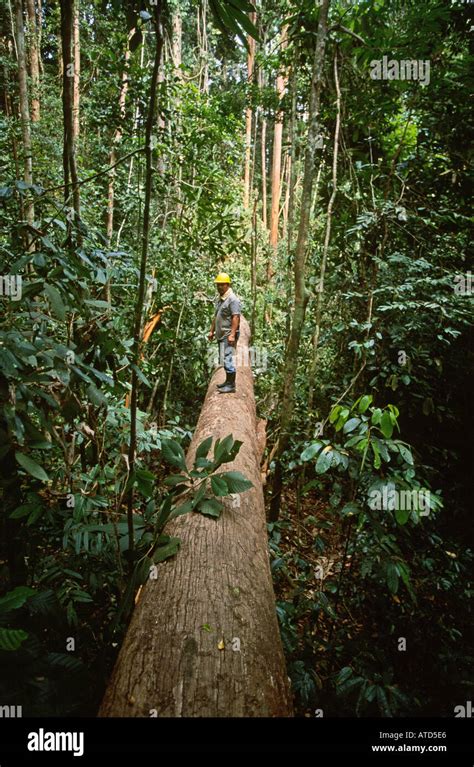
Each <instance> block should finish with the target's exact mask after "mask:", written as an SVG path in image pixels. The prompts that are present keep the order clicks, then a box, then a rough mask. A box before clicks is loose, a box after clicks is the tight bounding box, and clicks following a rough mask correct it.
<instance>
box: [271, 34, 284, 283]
mask: <svg viewBox="0 0 474 767" xmlns="http://www.w3.org/2000/svg"><path fill="white" fill-rule="evenodd" d="M286 33H287V27H286V26H285V27H283V28H282V30H281V47H282V50H284V48H285V47H286ZM286 83H287V75H286V74H285V73H284V72H283V71H282V70H280V72H279V73H278V75H277V79H276V92H277V96H278V99H279V101H281V100H282V98H283V96H284V93H285V88H286ZM282 140H283V112H282V111H281V109H278V111H277V113H276V115H275V124H274V128H273V157H272V207H271V213H270V245H271V247H272V248H273V250H274V251H276V249H277V246H278V223H279V213H280V194H281V147H282ZM270 253H271V251H270ZM273 276H274V264H273V259H272V257H271V255H270V256H269V258H268V262H267V279H268V280H272V279H273Z"/></svg>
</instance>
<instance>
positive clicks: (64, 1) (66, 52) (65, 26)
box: [61, 0, 81, 241]
mask: <svg viewBox="0 0 474 767" xmlns="http://www.w3.org/2000/svg"><path fill="white" fill-rule="evenodd" d="M73 4H74V0H61V43H62V62H63V123H64V143H63V172H64V200H65V202H66V203H68V202H69V199H70V196H71V193H72V198H73V208H74V213H75V215H76V219H77V222H78V221H79V219H80V216H81V201H80V195H79V179H78V177H77V167H76V152H75V146H74V95H73V92H74V62H73V53H72V40H73V20H74V16H73ZM80 239H81V237H80V235H78V241H80Z"/></svg>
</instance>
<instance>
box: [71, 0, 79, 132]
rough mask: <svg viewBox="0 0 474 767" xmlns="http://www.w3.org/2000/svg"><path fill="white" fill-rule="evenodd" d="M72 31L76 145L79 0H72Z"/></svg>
mask: <svg viewBox="0 0 474 767" xmlns="http://www.w3.org/2000/svg"><path fill="white" fill-rule="evenodd" d="M73 3H74V10H73V33H72V48H73V59H74V77H73V107H72V109H73V143H74V146H76V142H77V139H78V136H79V129H80V128H79V115H80V90H79V85H80V81H81V42H80V27H79V3H80V0H73Z"/></svg>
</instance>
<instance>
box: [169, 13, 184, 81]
mask: <svg viewBox="0 0 474 767" xmlns="http://www.w3.org/2000/svg"><path fill="white" fill-rule="evenodd" d="M172 35H173V36H172V42H171V58H172V60H173V69H174V70H175V75H176V77H179V78H180V79H181V77H182V74H183V73H182V71H181V69H180V67H181V60H182V53H181V49H182V37H183V20H182V18H181V11H180V9H179V8H177V9H176V10H175V11H174V13H173V19H172Z"/></svg>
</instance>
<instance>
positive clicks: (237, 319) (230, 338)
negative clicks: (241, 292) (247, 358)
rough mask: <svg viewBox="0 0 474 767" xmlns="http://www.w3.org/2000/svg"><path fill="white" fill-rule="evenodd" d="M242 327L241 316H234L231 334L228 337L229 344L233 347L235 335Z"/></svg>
mask: <svg viewBox="0 0 474 767" xmlns="http://www.w3.org/2000/svg"><path fill="white" fill-rule="evenodd" d="M239 326H240V314H233V315H232V324H231V328H230V333H229V335H228V336H227V342H228V343H229V344H230V345H231V346H233V345H234V343H235V334H236V332H237V331H238V329H239Z"/></svg>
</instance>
